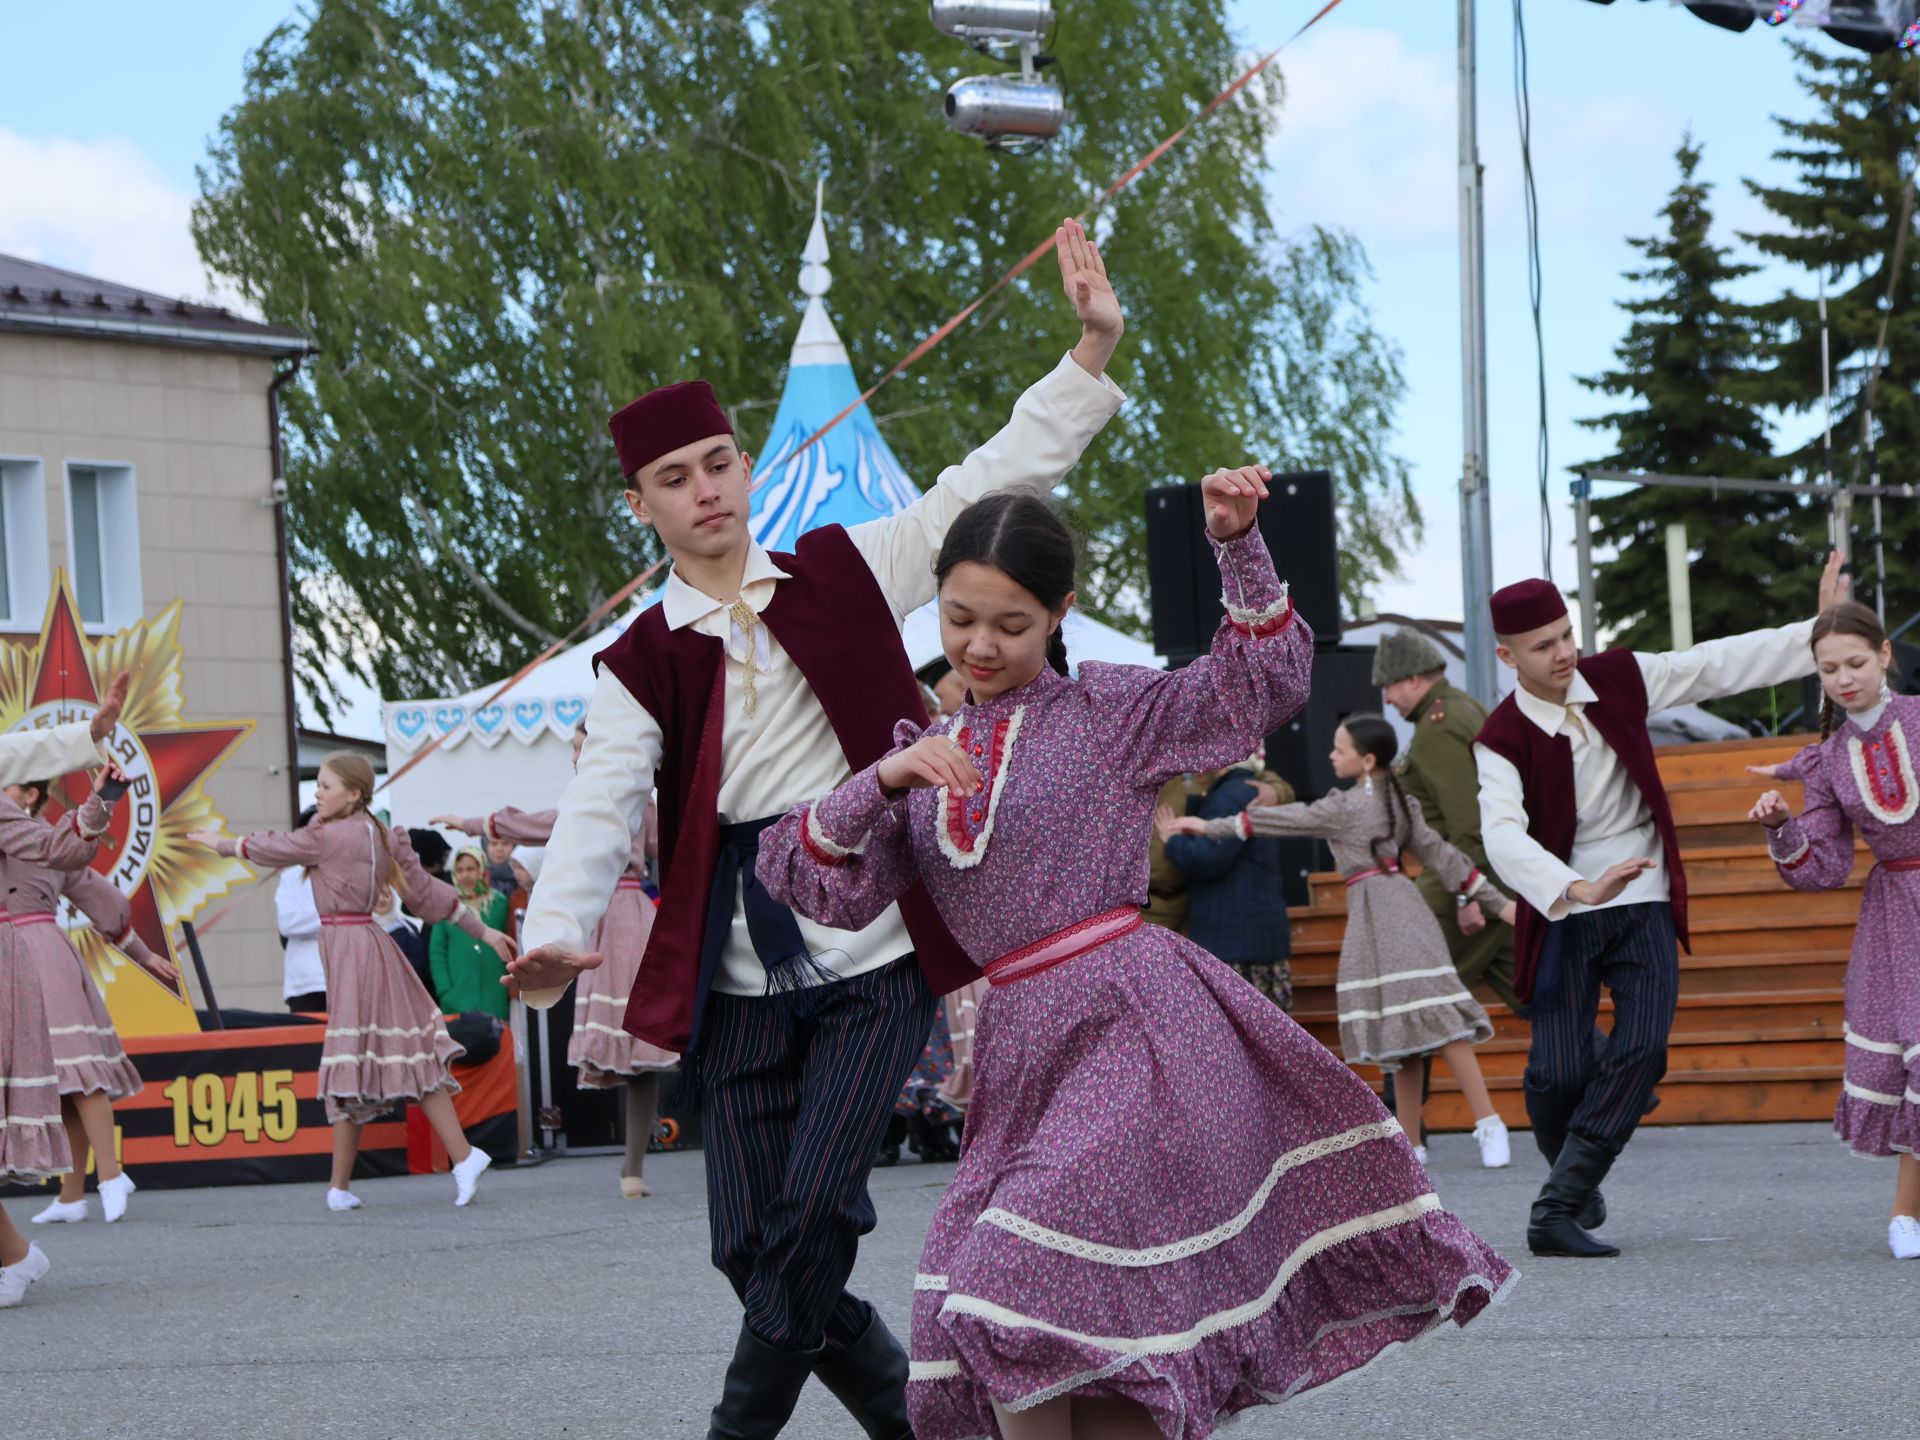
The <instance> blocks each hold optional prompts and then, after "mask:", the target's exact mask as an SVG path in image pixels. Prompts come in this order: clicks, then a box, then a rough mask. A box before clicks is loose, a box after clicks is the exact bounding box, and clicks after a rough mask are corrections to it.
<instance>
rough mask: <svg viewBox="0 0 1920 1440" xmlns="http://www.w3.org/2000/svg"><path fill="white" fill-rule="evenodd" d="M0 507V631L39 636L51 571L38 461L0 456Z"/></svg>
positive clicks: (43, 475) (43, 478)
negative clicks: (2, 556)
mask: <svg viewBox="0 0 1920 1440" xmlns="http://www.w3.org/2000/svg"><path fill="white" fill-rule="evenodd" d="M0 505H3V506H5V514H6V543H7V584H6V593H5V594H4V595H0V607H3V608H4V609H5V611H6V614H5V615H4V616H0V630H7V631H11V632H14V633H19V634H23V633H25V632H27V631H30V630H38V629H39V628H40V621H41V619H42V618H43V616H44V615H45V614H46V607H47V587H48V586H50V585H52V583H53V570H52V567H51V566H50V565H49V564H48V561H47V552H48V544H47V465H46V461H45V460H43V459H42V458H41V457H40V456H38V455H0Z"/></svg>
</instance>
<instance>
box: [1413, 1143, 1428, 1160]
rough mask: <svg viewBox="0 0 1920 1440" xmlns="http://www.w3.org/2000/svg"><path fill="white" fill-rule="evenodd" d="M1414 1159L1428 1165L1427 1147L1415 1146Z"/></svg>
mask: <svg viewBox="0 0 1920 1440" xmlns="http://www.w3.org/2000/svg"><path fill="white" fill-rule="evenodd" d="M1413 1158H1414V1159H1416V1160H1418V1161H1419V1162H1420V1163H1421V1164H1422V1165H1424V1164H1426V1163H1427V1147H1426V1146H1424V1145H1416V1146H1414V1147H1413Z"/></svg>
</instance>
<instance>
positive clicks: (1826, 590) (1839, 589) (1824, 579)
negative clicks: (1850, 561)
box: [1820, 550, 1853, 614]
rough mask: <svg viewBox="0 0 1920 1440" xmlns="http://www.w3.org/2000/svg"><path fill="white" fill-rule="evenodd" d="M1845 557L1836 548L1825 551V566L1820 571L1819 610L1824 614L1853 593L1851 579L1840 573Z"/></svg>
mask: <svg viewBox="0 0 1920 1440" xmlns="http://www.w3.org/2000/svg"><path fill="white" fill-rule="evenodd" d="M1845 563H1846V559H1845V557H1844V556H1842V555H1841V553H1840V552H1839V551H1838V550H1829V551H1828V552H1827V566H1826V568H1825V569H1824V570H1822V571H1821V572H1820V612H1821V613H1822V614H1824V613H1825V612H1826V611H1828V610H1831V609H1832V608H1833V607H1834V606H1836V605H1838V604H1839V603H1840V602H1841V601H1842V600H1845V599H1846V598H1847V597H1848V596H1849V595H1851V594H1852V593H1853V581H1852V579H1851V578H1850V577H1848V576H1846V575H1843V574H1841V573H1840V567H1841V566H1842V565H1844V564H1845Z"/></svg>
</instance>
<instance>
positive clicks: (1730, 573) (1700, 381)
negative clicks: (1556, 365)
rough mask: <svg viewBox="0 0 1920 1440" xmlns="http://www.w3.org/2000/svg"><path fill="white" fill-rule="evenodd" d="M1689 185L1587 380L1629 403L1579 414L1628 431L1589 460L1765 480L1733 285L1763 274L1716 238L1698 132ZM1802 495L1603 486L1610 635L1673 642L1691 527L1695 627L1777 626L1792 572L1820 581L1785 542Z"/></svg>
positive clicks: (1766, 461)
mask: <svg viewBox="0 0 1920 1440" xmlns="http://www.w3.org/2000/svg"><path fill="white" fill-rule="evenodd" d="M1676 158H1677V160H1678V162H1679V167H1680V178H1679V182H1678V183H1677V184H1676V185H1675V187H1674V189H1673V192H1672V194H1671V196H1670V197H1669V199H1668V201H1667V205H1666V208H1665V210H1664V211H1663V212H1662V213H1663V215H1664V217H1665V220H1666V228H1665V233H1663V234H1659V235H1654V236H1649V237H1644V238H1641V239H1636V240H1632V241H1629V242H1628V243H1630V244H1631V245H1632V246H1633V248H1634V249H1636V250H1637V251H1639V252H1640V254H1641V255H1642V256H1643V257H1645V263H1644V265H1642V266H1641V267H1640V268H1638V269H1634V270H1629V271H1627V272H1626V278H1627V279H1628V280H1630V281H1632V282H1633V283H1634V284H1635V285H1637V286H1639V287H1641V293H1640V294H1639V295H1638V296H1637V297H1636V298H1634V299H1631V300H1627V301H1624V302H1622V304H1621V308H1622V309H1623V310H1625V311H1626V312H1627V314H1628V315H1629V316H1631V317H1632V319H1631V321H1630V323H1629V324H1628V326H1627V333H1626V335H1625V337H1624V338H1623V339H1622V340H1621V342H1620V344H1619V345H1618V346H1616V347H1615V350H1614V356H1615V360H1616V365H1615V368H1613V369H1611V370H1607V371H1604V372H1602V373H1601V374H1599V375H1595V376H1591V377H1589V378H1585V379H1583V380H1582V381H1581V384H1583V385H1585V386H1587V387H1588V388H1589V389H1592V390H1595V391H1598V392H1600V393H1601V394H1604V395H1607V396H1610V397H1615V398H1618V399H1623V400H1625V401H1626V402H1627V403H1626V405H1625V406H1624V407H1623V408H1621V409H1619V410H1616V411H1614V412H1613V413H1611V414H1606V415H1598V416H1595V417H1594V418H1592V419H1590V420H1582V421H1581V422H1580V423H1581V424H1582V425H1584V426H1586V427H1587V428H1589V429H1593V430H1611V431H1613V432H1614V434H1615V435H1616V437H1617V438H1616V448H1615V450H1614V452H1613V453H1612V454H1610V455H1607V456H1605V457H1603V458H1601V459H1598V460H1594V461H1591V462H1588V463H1589V464H1591V465H1592V466H1594V467H1595V468H1599V469H1608V470H1635V471H1647V472H1654V473H1661V474H1668V475H1720V476H1730V477H1745V478H1754V477H1760V476H1765V475H1769V474H1771V473H1772V470H1773V463H1772V447H1771V444H1770V442H1769V439H1768V435H1767V427H1766V423H1765V421H1764V420H1763V419H1762V417H1761V415H1760V413H1759V410H1758V408H1757V407H1756V406H1755V404H1754V403H1753V398H1752V396H1753V391H1754V384H1755V377H1754V369H1755V366H1756V364H1757V363H1758V361H1759V358H1760V355H1761V345H1762V342H1763V336H1762V334H1761V330H1760V327H1759V325H1758V323H1757V321H1756V320H1755V318H1754V316H1753V314H1752V312H1751V311H1750V310H1749V309H1748V308H1747V307H1744V306H1741V305H1739V304H1736V303H1735V302H1734V301H1732V300H1730V299H1729V298H1728V297H1727V294H1726V291H1727V288H1728V287H1729V286H1730V285H1732V284H1733V283H1734V282H1736V281H1738V280H1740V279H1741V278H1743V277H1744V276H1747V275H1750V274H1752V273H1753V271H1754V268H1755V267H1753V266H1751V265H1743V264H1738V263H1736V262H1734V261H1733V260H1731V259H1729V252H1728V250H1727V249H1726V248H1725V247H1723V246H1719V245H1716V244H1715V243H1714V242H1713V240H1712V238H1711V231H1712V228H1713V213H1712V210H1711V207H1710V204H1709V192H1710V190H1711V187H1710V186H1709V185H1707V184H1706V183H1705V182H1704V181H1701V180H1699V179H1697V178H1696V175H1695V172H1696V170H1697V168H1698V166H1699V163H1700V149H1699V147H1698V146H1696V145H1695V144H1694V143H1693V141H1692V140H1691V138H1689V139H1686V140H1683V141H1682V142H1681V145H1680V148H1679V151H1678V153H1677V156H1676ZM1792 508H1793V507H1792V503H1791V497H1777V496H1771V495H1749V494H1741V493H1739V492H1735V491H1726V492H1721V493H1718V494H1715V493H1714V492H1711V491H1706V490H1686V489H1679V488H1673V487H1661V486H1643V487H1638V488H1635V489H1631V490H1625V491H1621V490H1619V489H1618V487H1614V486H1607V485H1604V484H1603V485H1601V486H1599V487H1597V488H1596V492H1595V499H1594V504H1593V515H1594V539H1595V541H1596V543H1598V544H1600V545H1602V546H1606V547H1611V548H1612V549H1613V550H1614V551H1615V554H1614V557H1613V558H1611V559H1610V560H1607V561H1605V562H1604V563H1602V564H1600V565H1599V566H1597V567H1596V570H1597V573H1596V575H1595V577H1594V598H1595V601H1596V603H1597V604H1598V606H1599V611H1600V621H1601V624H1602V626H1603V627H1604V628H1605V630H1606V631H1607V634H1608V638H1609V640H1611V641H1613V642H1615V643H1618V644H1622V645H1627V646H1631V647H1633V648H1636V649H1643V650H1661V649H1666V648H1668V647H1669V646H1670V645H1671V643H1672V630H1671V627H1670V624H1669V621H1670V615H1669V605H1668V595H1667V558H1666V529H1667V526H1669V525H1671V524H1676V523H1678V524H1684V525H1685V526H1686V527H1687V539H1688V545H1689V550H1690V552H1691V553H1692V554H1693V556H1694V559H1693V563H1692V565H1691V567H1690V574H1689V581H1690V591H1691V600H1692V606H1693V628H1694V634H1695V636H1696V637H1697V638H1700V639H1711V638H1714V637H1717V636H1722V635H1736V634H1739V633H1741V632H1743V631H1746V630H1751V629H1753V628H1754V627H1755V626H1756V625H1758V624H1763V623H1766V621H1767V619H1768V606H1769V605H1770V603H1771V599H1770V597H1773V596H1774V595H1776V594H1777V593H1779V589H1780V585H1779V582H1780V581H1781V580H1782V578H1783V577H1784V576H1787V575H1789V574H1791V575H1792V577H1793V582H1794V584H1793V586H1792V593H1793V595H1794V597H1795V598H1797V595H1798V590H1799V589H1800V588H1804V586H1803V585H1802V583H1801V582H1803V581H1804V583H1805V584H1806V585H1810V584H1811V583H1812V580H1811V577H1809V576H1806V575H1805V574H1804V572H1803V571H1802V569H1801V567H1802V564H1803V562H1802V559H1801V557H1800V556H1799V555H1798V554H1797V553H1796V551H1795V549H1794V547H1793V546H1792V545H1791V544H1789V543H1787V542H1786V541H1784V540H1783V538H1782V534H1781V532H1782V528H1783V526H1784V525H1785V524H1786V523H1787V517H1788V516H1789V514H1790V513H1791V511H1792Z"/></svg>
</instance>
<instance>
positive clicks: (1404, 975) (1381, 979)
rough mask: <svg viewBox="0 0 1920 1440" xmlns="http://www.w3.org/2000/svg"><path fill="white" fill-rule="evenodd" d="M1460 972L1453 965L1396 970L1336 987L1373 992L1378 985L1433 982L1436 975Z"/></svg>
mask: <svg viewBox="0 0 1920 1440" xmlns="http://www.w3.org/2000/svg"><path fill="white" fill-rule="evenodd" d="M1458 973H1459V972H1458V971H1457V970H1455V969H1454V967H1453V966H1451V965H1435V966H1433V967H1431V968H1430V969H1426V970H1396V971H1394V972H1393V973H1392V974H1391V975H1377V976H1375V977H1374V978H1373V979H1371V980H1342V981H1341V982H1340V983H1339V984H1338V985H1336V986H1334V987H1333V988H1334V990H1335V991H1336V992H1338V991H1341V990H1371V989H1373V988H1374V987H1375V986H1377V985H1392V984H1394V983H1395V982H1396V981H1400V980H1431V979H1432V978H1433V977H1434V976H1436V975H1457V974H1458Z"/></svg>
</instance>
